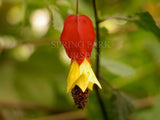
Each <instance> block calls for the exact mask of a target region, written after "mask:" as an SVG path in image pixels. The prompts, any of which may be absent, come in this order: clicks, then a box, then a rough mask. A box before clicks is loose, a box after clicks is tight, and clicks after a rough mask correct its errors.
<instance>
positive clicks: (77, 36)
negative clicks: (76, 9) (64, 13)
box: [61, 15, 95, 65]
mask: <svg viewBox="0 0 160 120" xmlns="http://www.w3.org/2000/svg"><path fill="white" fill-rule="evenodd" d="M94 41H95V32H94V28H93V24H92V21H91V20H90V18H89V17H87V16H85V15H70V16H68V17H67V18H66V19H65V21H64V29H63V32H62V35H61V42H62V44H63V46H64V48H65V50H66V52H67V54H68V56H69V57H70V58H71V59H75V60H76V61H77V62H78V64H79V65H80V64H81V63H82V62H83V60H84V58H87V59H88V60H89V57H90V56H91V52H92V48H93V44H94ZM89 61H90V60H89Z"/></svg>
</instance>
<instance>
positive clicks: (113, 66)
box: [101, 59, 135, 77]
mask: <svg viewBox="0 0 160 120" xmlns="http://www.w3.org/2000/svg"><path fill="white" fill-rule="evenodd" d="M101 65H102V66H103V67H104V68H105V69H106V70H108V71H110V72H111V73H113V74H115V75H119V76H122V77H130V76H133V75H134V74H135V70H134V69H133V68H132V67H131V66H129V65H126V64H124V63H121V62H119V61H115V60H109V59H102V60H101Z"/></svg>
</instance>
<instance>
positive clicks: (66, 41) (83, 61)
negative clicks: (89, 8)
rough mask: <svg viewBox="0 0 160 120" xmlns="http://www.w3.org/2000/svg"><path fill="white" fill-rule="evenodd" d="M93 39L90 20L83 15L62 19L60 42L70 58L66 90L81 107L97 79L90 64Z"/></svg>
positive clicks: (97, 83)
mask: <svg viewBox="0 0 160 120" xmlns="http://www.w3.org/2000/svg"><path fill="white" fill-rule="evenodd" d="M94 41H95V32H94V28H93V24H92V21H91V20H90V18H89V17H87V16H85V15H70V16H68V17H67V18H66V19H65V21H64V28H63V32H62V35H61V42H62V44H63V46H64V48H65V50H66V53H67V55H68V56H69V58H71V59H72V62H71V69H70V72H69V75H68V79H67V92H71V93H72V96H73V98H74V101H75V104H76V105H78V108H80V109H83V108H84V107H85V104H86V103H87V101H88V95H89V90H88V89H90V90H92V89H93V85H94V84H96V85H97V86H98V87H99V88H101V85H100V83H99V81H98V80H97V78H96V76H95V74H94V72H93V70H92V68H91V64H90V56H91V52H92V48H93V44H94Z"/></svg>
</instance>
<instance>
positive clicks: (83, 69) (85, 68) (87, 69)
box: [80, 59, 102, 90]
mask: <svg viewBox="0 0 160 120" xmlns="http://www.w3.org/2000/svg"><path fill="white" fill-rule="evenodd" d="M80 74H86V76H87V78H88V81H89V83H90V85H89V86H88V88H89V89H91V90H92V89H93V84H96V85H97V86H98V87H99V88H102V87H101V85H100V83H99V81H98V80H97V78H96V76H95V74H94V72H93V70H92V68H91V65H90V63H89V62H88V60H87V59H85V60H84V62H83V63H82V64H81V66H80Z"/></svg>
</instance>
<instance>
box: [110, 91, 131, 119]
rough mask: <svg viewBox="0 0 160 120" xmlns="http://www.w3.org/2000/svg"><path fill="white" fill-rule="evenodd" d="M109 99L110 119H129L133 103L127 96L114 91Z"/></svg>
mask: <svg viewBox="0 0 160 120" xmlns="http://www.w3.org/2000/svg"><path fill="white" fill-rule="evenodd" d="M109 101H110V106H109V107H110V109H109V113H110V114H109V116H110V117H111V119H112V120H129V117H130V114H131V113H132V111H133V105H132V101H131V100H130V99H129V97H128V96H126V95H125V94H122V93H120V92H117V91H115V92H113V95H112V96H111V98H110V100H109Z"/></svg>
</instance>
